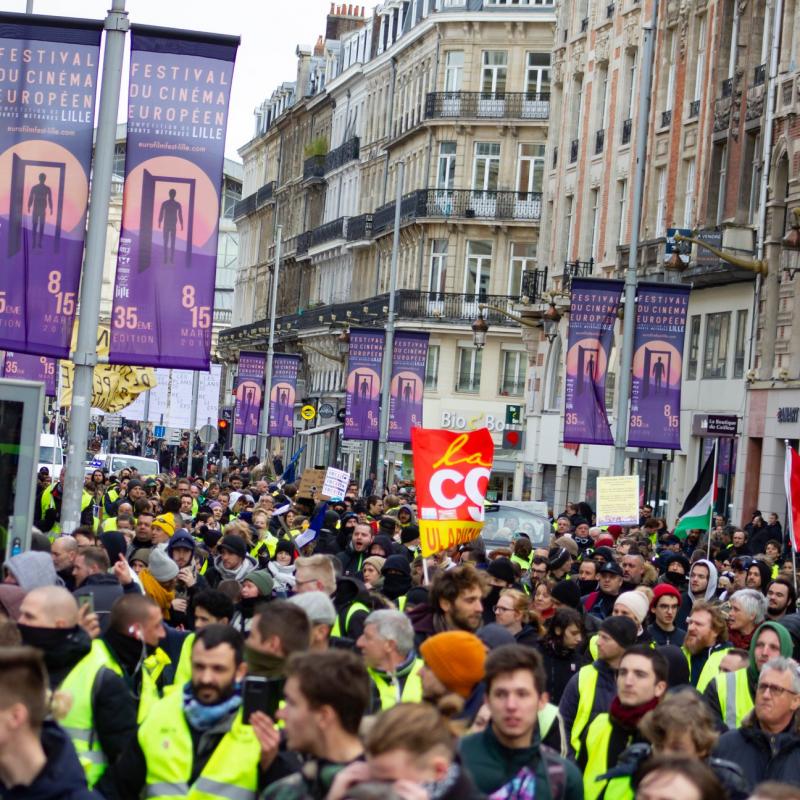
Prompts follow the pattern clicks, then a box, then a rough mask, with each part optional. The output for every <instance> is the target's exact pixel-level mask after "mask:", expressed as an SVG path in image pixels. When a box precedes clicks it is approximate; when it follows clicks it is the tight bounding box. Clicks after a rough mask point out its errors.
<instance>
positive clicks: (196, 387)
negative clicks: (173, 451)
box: [186, 370, 200, 478]
mask: <svg viewBox="0 0 800 800" xmlns="http://www.w3.org/2000/svg"><path fill="white" fill-rule="evenodd" d="M198 394H200V373H199V372H198V371H197V370H195V371H194V372H193V373H192V408H191V411H190V412H189V452H188V453H187V455H186V477H187V478H191V477H192V453H194V436H195V433H197V395H198Z"/></svg>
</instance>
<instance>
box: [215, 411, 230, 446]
mask: <svg viewBox="0 0 800 800" xmlns="http://www.w3.org/2000/svg"><path fill="white" fill-rule="evenodd" d="M232 422H233V409H232V408H223V409H222V410H221V411H220V418H219V419H218V420H217V436H218V439H217V441H219V446H220V448H221V449H222V450H227V449H228V448H229V447H230V441H231V434H232V433H233V426H232V425H231V423H232Z"/></svg>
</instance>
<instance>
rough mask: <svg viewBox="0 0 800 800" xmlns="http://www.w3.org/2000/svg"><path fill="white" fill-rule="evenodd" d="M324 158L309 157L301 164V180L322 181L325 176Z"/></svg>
mask: <svg viewBox="0 0 800 800" xmlns="http://www.w3.org/2000/svg"><path fill="white" fill-rule="evenodd" d="M325 158H326V156H311V158H307V159H306V160H305V161H304V162H303V180H304V181H309V180H315V179H322V178H323V177H324V176H325Z"/></svg>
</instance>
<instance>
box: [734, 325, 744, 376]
mask: <svg viewBox="0 0 800 800" xmlns="http://www.w3.org/2000/svg"><path fill="white" fill-rule="evenodd" d="M746 342H747V310H746V309H740V310H739V311H737V312H736V349H735V350H734V351H733V377H734V378H743V377H744V354H745V346H746Z"/></svg>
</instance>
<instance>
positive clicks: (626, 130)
mask: <svg viewBox="0 0 800 800" xmlns="http://www.w3.org/2000/svg"><path fill="white" fill-rule="evenodd" d="M632 130H633V120H632V119H625V120H623V121H622V144H630V141H631V131H632Z"/></svg>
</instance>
